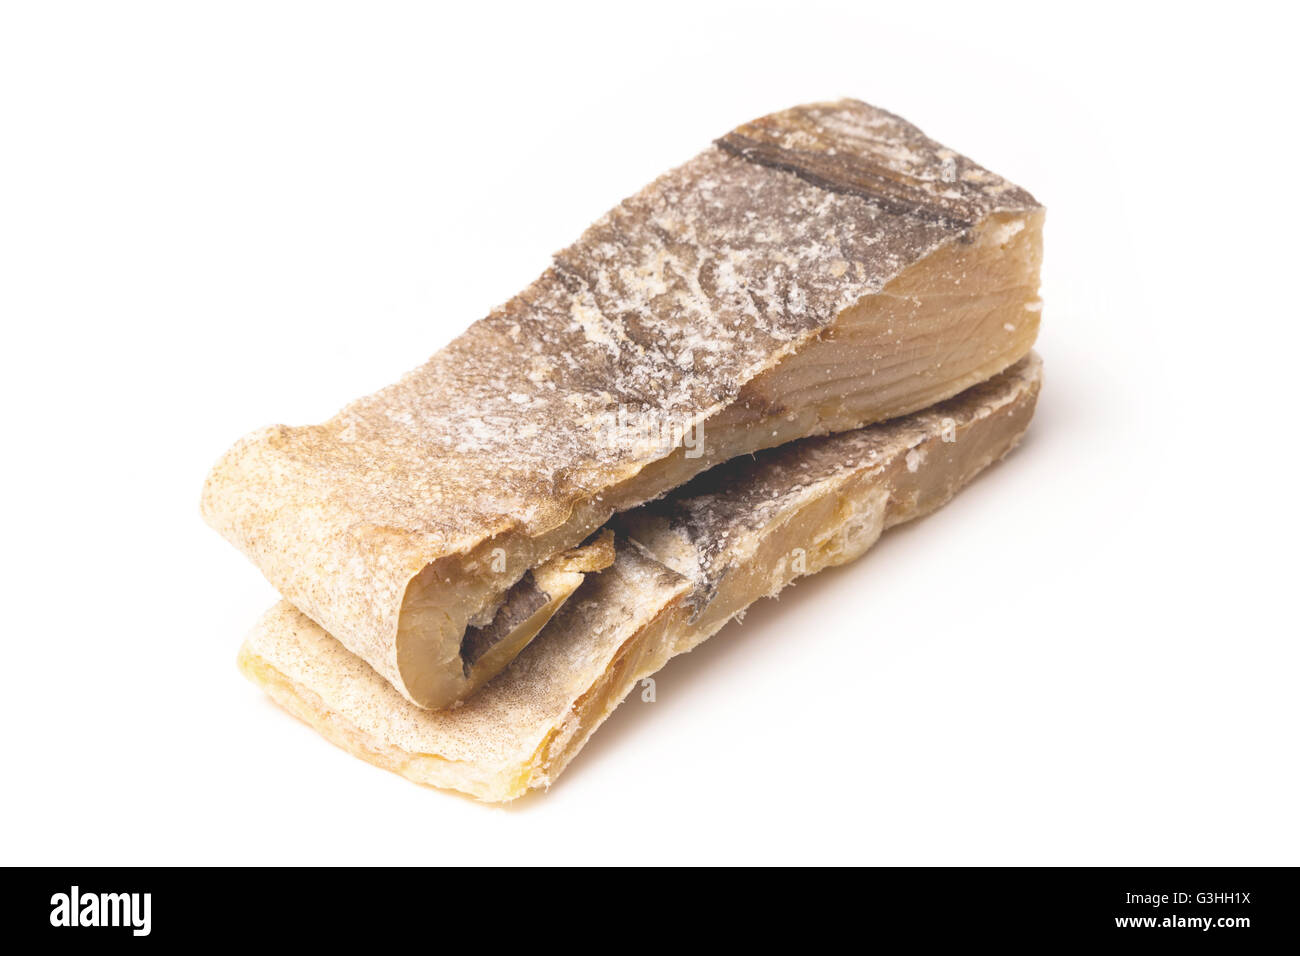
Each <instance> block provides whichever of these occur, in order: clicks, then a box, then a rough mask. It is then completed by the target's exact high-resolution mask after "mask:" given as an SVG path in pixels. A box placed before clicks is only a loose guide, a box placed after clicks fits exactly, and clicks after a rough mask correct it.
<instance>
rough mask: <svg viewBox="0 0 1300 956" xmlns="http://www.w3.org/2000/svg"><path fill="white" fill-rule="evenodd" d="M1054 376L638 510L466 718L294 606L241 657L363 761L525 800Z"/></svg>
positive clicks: (778, 452)
mask: <svg viewBox="0 0 1300 956" xmlns="http://www.w3.org/2000/svg"><path fill="white" fill-rule="evenodd" d="M1040 381H1041V370H1040V365H1039V362H1038V359H1037V357H1036V356H1033V355H1031V356H1029V357H1028V358H1026V359H1024V360H1022V361H1021V362H1019V363H1017V364H1016V365H1015V366H1013V367H1012V368H1011V369H1009V370H1008V371H1006V372H1004V373H1002V374H1001V375H999V376H997V377H996V378H995V379H993V381H991V382H987V383H984V384H982V385H978V386H976V387H974V388H972V389H970V390H968V391H967V392H965V393H963V394H962V395H960V396H959V397H957V398H955V399H952V400H950V401H948V402H944V403H942V404H940V405H938V406H937V407H935V408H932V409H929V410H927V411H924V412H920V413H918V414H915V415H911V416H908V417H906V418H903V419H899V420H895V421H891V422H887V423H884V424H880V425H874V426H871V427H869V428H865V429H861V430H859V431H855V432H849V433H845V434H840V435H833V436H829V437H825V438H809V439H804V440H802V441H799V442H796V443H794V444H792V445H788V446H784V447H782V448H777V449H772V450H769V451H766V452H762V453H760V454H759V456H758V457H757V459H748V458H746V459H740V460H738V461H735V462H731V463H729V464H727V465H724V466H722V467H721V468H719V469H718V470H716V471H714V472H710V473H709V474H707V475H704V476H701V478H700V479H699V480H698V481H696V482H694V483H692V484H691V485H689V486H687V487H686V488H682V489H680V490H679V491H678V492H676V493H675V494H673V495H670V496H669V497H668V498H666V499H663V500H662V501H659V502H655V503H653V504H651V505H647V506H645V507H643V508H641V509H638V510H636V511H634V512H631V513H629V514H628V515H625V516H623V517H622V518H620V519H618V522H617V524H618V531H619V543H618V546H617V557H616V558H615V560H614V563H613V564H612V565H611V566H610V567H609V568H608V569H606V570H605V571H603V572H601V573H600V574H596V575H592V576H590V577H589V578H588V579H587V580H586V581H584V582H583V584H582V586H581V587H580V588H579V590H578V593H577V594H576V595H575V596H574V597H573V599H572V600H570V601H569V602H568V603H567V604H565V606H564V607H563V608H562V609H561V610H560V611H559V613H558V614H557V615H556V616H555V618H554V619H553V620H552V621H551V623H550V624H549V625H548V626H547V628H546V630H545V631H544V632H543V633H542V634H541V635H540V636H539V637H538V638H537V640H535V641H533V642H532V643H531V644H529V646H528V647H526V648H525V649H524V650H523V652H522V653H521V654H519V656H518V657H516V658H515V660H514V661H513V662H512V663H511V664H510V666H509V667H507V668H506V669H505V670H504V671H503V672H502V673H501V674H499V675H498V676H497V677H496V678H494V679H493V680H492V681H491V682H489V683H488V684H487V685H486V686H485V687H484V688H483V689H482V690H480V691H479V692H478V693H477V694H475V695H474V696H473V697H472V698H470V699H469V700H468V701H467V702H466V703H465V704H464V705H463V706H461V707H459V708H456V709H454V710H443V711H430V710H423V709H421V708H419V707H415V706H413V705H412V704H411V703H409V702H408V701H406V700H404V699H403V698H402V697H401V695H399V694H398V693H397V691H396V690H394V689H393V688H392V686H390V685H389V684H388V682H387V681H385V680H384V679H383V678H382V677H380V676H379V675H378V674H377V673H375V671H374V670H372V669H371V668H370V667H369V666H368V665H367V664H366V663H365V661H363V660H361V659H360V658H358V657H357V656H355V655H354V654H351V653H350V652H349V651H348V650H347V649H346V648H344V647H343V645H341V644H340V643H338V642H337V641H335V640H334V639H333V638H331V637H330V636H329V635H328V634H326V633H325V632H324V631H323V630H321V629H320V628H319V627H318V626H317V625H316V624H314V623H312V621H311V620H309V619H308V618H307V617H305V616H304V615H303V614H301V613H299V612H298V611H296V610H295V609H294V608H293V607H292V606H290V605H289V604H287V603H284V602H281V603H280V604H279V605H277V606H276V607H275V608H272V609H271V611H270V612H268V613H267V615H266V616H265V617H264V618H263V619H262V621H261V622H260V623H259V624H258V626H257V627H256V629H255V630H254V631H253V633H252V634H251V635H250V636H249V638H248V640H247V641H246V642H245V644H244V647H243V649H242V650H241V652H240V657H239V660H240V667H241V668H242V670H243V671H244V673H245V674H246V675H247V676H248V677H249V678H250V679H251V680H252V681H253V682H254V683H256V684H258V685H260V686H261V687H262V688H263V689H264V690H265V691H266V692H267V693H268V694H270V695H271V697H272V698H274V699H275V700H276V701H277V702H279V703H280V704H281V705H282V706H283V707H285V708H286V709H287V710H289V711H290V712H291V713H293V714H295V715H297V716H298V717H300V718H302V719H303V720H304V721H306V722H307V723H308V724H311V725H312V726H313V727H315V728H316V729H317V730H318V731H320V733H321V734H323V735H324V736H325V737H326V738H328V739H329V740H331V741H332V742H333V743H335V744H337V745H338V746H340V747H342V748H344V749H345V750H348V751H350V752H351V753H353V754H354V755H356V756H358V757H360V758H362V759H363V760H368V761H370V762H371V763H374V764H377V765H378V766H381V767H385V768H387V769H389V770H393V771H395V772H396V773H400V774H402V775H403V776H405V777H408V778H410V779H411V780H414V781H417V782H419V783H423V784H429V785H431V786H436V787H448V788H452V789H455V790H459V791H462V792H464V793H468V794H471V795H473V796H475V797H478V798H479V799H482V800H488V801H494V802H496V801H505V800H510V799H513V798H515V797H517V796H520V795H521V794H523V793H524V792H526V791H527V790H528V789H530V788H533V787H538V786H543V785H549V784H550V783H551V782H552V781H554V780H555V778H556V777H557V776H558V775H559V774H560V772H561V771H562V770H563V769H564V767H565V766H566V765H567V764H568V763H569V761H570V760H572V759H573V757H574V755H575V754H577V752H578V750H579V749H581V747H582V746H583V744H584V743H586V741H587V739H588V738H589V737H590V735H591V734H592V732H593V731H594V730H595V729H596V728H597V727H598V726H599V725H600V724H601V722H602V721H604V720H605V718H606V717H608V716H609V714H610V713H611V712H612V711H613V710H614V708H615V707H617V706H618V704H619V703H620V702H621V701H622V700H623V698H624V697H625V696H626V695H627V694H628V692H629V691H630V690H631V689H632V688H633V687H635V686H636V683H637V681H639V680H640V679H641V678H643V677H645V676H647V675H649V674H652V673H654V672H655V671H656V670H658V669H659V668H660V667H662V666H663V665H664V663H666V662H667V660H668V659H669V658H670V657H672V656H674V655H676V654H680V653H683V652H685V651H688V650H690V649H691V648H693V647H695V646H696V645H697V644H699V643H700V642H701V641H703V640H705V639H706V638H708V637H709V636H710V635H712V634H714V633H715V632H716V631H718V630H719V629H720V628H721V627H722V625H723V624H725V623H726V622H727V621H728V620H730V619H731V618H732V617H735V616H736V615H737V614H738V613H739V612H741V611H743V610H744V609H745V608H746V607H747V606H748V605H749V604H750V603H751V602H753V601H755V600H757V599H758V598H760V597H762V596H763V595H772V594H775V593H777V592H778V591H779V590H781V588H783V587H784V586H785V585H787V584H788V583H790V582H791V581H792V580H793V579H795V578H797V577H799V576H800V575H804V574H814V573H816V572H817V571H820V570H821V569H823V568H825V567H829V566H831V565H836V564H842V563H844V562H846V561H851V560H852V559H854V558H856V557H858V556H859V555H861V554H862V553H863V552H864V551H866V550H867V549H868V548H869V547H870V546H871V545H872V544H873V543H874V542H875V541H876V539H877V538H878V537H879V536H880V534H881V532H882V531H883V530H884V529H885V528H888V527H890V526H891V525H895V524H898V523H900V522H903V521H907V520H910V519H912V518H915V517H918V516H920V515H923V514H926V513H928V512H930V511H932V510H934V509H935V508H937V507H939V506H940V505H942V504H943V503H944V502H946V501H947V500H948V499H949V498H951V497H952V496H953V495H954V494H955V493H956V492H957V491H958V490H959V489H960V488H961V487H962V486H963V485H965V484H966V483H967V482H969V481H970V480H971V479H972V478H973V477H974V476H975V475H977V474H978V473H979V472H980V471H981V470H983V469H984V468H986V467H987V466H988V465H989V464H991V463H992V462H994V461H996V460H997V459H999V458H1001V457H1002V456H1003V455H1005V454H1006V453H1007V452H1008V451H1009V450H1010V449H1011V448H1012V447H1013V446H1014V445H1015V444H1016V442H1017V441H1018V440H1019V439H1020V436H1021V435H1022V434H1023V432H1024V430H1025V428H1026V427H1027V426H1028V424H1029V420H1030V418H1031V417H1032V416H1033V412H1034V404H1035V401H1036V399H1037V396H1038V389H1039V384H1040ZM830 680H831V681H832V684H830V685H827V687H825V688H823V689H824V690H827V691H829V690H831V689H832V685H833V682H834V678H830Z"/></svg>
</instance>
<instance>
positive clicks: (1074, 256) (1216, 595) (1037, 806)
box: [0, 0, 1300, 864]
mask: <svg viewBox="0 0 1300 956" xmlns="http://www.w3.org/2000/svg"><path fill="white" fill-rule="evenodd" d="M1068 9H1071V8H1067V7H1064V6H1062V5H1056V4H1042V3H1026V4H1013V5H1003V4H997V3H984V4H963V3H956V4H949V3H937V2H927V3H924V4H919V5H915V6H910V5H909V6H904V5H900V4H895V3H891V4H871V3H854V2H844V3H838V4H833V3H817V2H809V0H801V2H798V3H794V2H787V3H779V4H777V3H762V2H756V0H750V2H745V3H725V4H724V3H716V4H710V3H705V2H694V3H672V2H657V3H653V4H618V3H595V4H584V5H567V4H554V3H533V4H521V5H519V6H511V7H506V6H495V5H489V4H383V3H379V4H376V3H365V4H363V3H355V4H337V3H300V4H290V3H265V2H258V3H220V4H218V3H212V4H193V3H189V4H177V3H162V2H160V3H148V4H146V3H116V4H94V3H86V4H68V3H7V4H5V5H4V6H3V7H2V8H0V326H2V328H3V343H4V345H3V348H4V353H3V354H4V363H3V365H4V375H3V377H2V378H0V387H2V388H3V390H4V411H5V430H4V442H3V446H0V448H2V451H0V454H2V455H3V462H4V467H3V470H2V471H0V482H3V499H2V500H3V506H4V520H5V535H4V548H3V561H4V567H3V575H2V579H3V581H4V588H5V593H4V607H5V625H6V627H5V630H6V634H5V657H4V671H3V673H4V685H5V686H4V691H3V693H2V694H0V708H2V710H0V727H3V734H4V738H3V753H4V758H3V759H4V780H5V785H4V788H3V796H0V811H2V812H0V816H2V817H3V820H4V824H3V830H2V831H0V860H2V861H3V862H5V863H45V864H130V863H159V864H165V863H204V864H207V863H363V862H364V863H397V862H401V863H434V864H444V863H448V864H465V863H473V862H557V863H560V862H765V861H772V862H793V861H804V862H831V861H837V862H860V863H915V864H934V863H1049V864H1055V863H1062V864H1064V863H1082V864H1137V863H1141V864H1191V863H1197V864H1263V863H1291V864H1294V863H1296V862H1298V851H1300V824H1298V823H1297V815H1296V812H1295V808H1296V806H1297V805H1298V804H1300V770H1298V769H1297V729H1298V725H1300V719H1298V718H1300V708H1298V705H1297V694H1296V687H1297V677H1298V676H1300V668H1298V665H1300V653H1298V652H1297V648H1296V638H1297V627H1296V614H1295V602H1296V583H1297V582H1296V578H1297V574H1296V572H1297V561H1296V557H1295V541H1296V533H1297V522H1296V506H1295V496H1296V482H1297V474H1296V468H1295V464H1296V454H1295V440H1296V431H1297V426H1296V422H1295V413H1294V394H1295V384H1294V379H1295V375H1294V372H1293V368H1294V365H1295V356H1296V351H1297V348H1298V347H1300V336H1298V335H1297V321H1298V318H1300V317H1298V316H1297V309H1296V305H1295V298H1294V289H1293V286H1294V279H1295V271H1296V265H1295V263H1296V252H1297V249H1296V245H1297V244H1296V239H1295V236H1296V223H1297V221H1298V217H1297V202H1296V193H1297V186H1296V175H1297V174H1296V168H1297V166H1296V163H1297V151H1296V132H1295V110H1294V104H1293V102H1292V98H1293V94H1294V93H1295V89H1296V82H1295V79H1296V78H1295V76H1294V74H1293V71H1294V67H1293V66H1291V65H1290V64H1291V63H1292V62H1293V56H1292V52H1293V51H1292V50H1291V49H1290V48H1289V47H1290V34H1291V31H1290V29H1289V28H1288V27H1286V25H1285V24H1283V23H1281V22H1279V21H1278V19H1277V18H1278V17H1280V16H1282V14H1281V13H1278V12H1275V11H1277V10H1279V9H1280V8H1278V7H1274V6H1270V5H1266V4H1261V5H1258V6H1255V5H1251V4H1237V5H1234V6H1233V8H1232V11H1231V14H1230V15H1223V14H1219V13H1214V12H1212V11H1213V10H1217V9H1221V8H1210V7H1207V8H1205V9H1204V10H1198V8H1197V7H1196V6H1195V5H1188V4H1170V5H1168V6H1157V5H1152V6H1148V5H1143V4H1137V3H1128V4H1117V5H1110V4H1093V5H1089V6H1087V7H1086V8H1076V9H1077V12H1067V10H1068ZM839 96H856V97H859V98H862V99H866V100H868V101H870V102H872V103H875V104H877V105H880V106H884V107H886V108H887V109H890V110H892V111H894V112H897V113H900V114H901V115H903V116H905V117H907V118H908V119H910V120H912V121H913V122H915V123H917V124H918V125H920V126H921V127H922V128H923V129H924V130H926V131H927V132H928V133H930V134H931V135H932V136H934V137H935V138H937V139H939V140H941V141H942V142H944V143H946V144H948V145H950V146H953V147H955V148H957V149H959V150H961V151H962V152H964V153H966V154H967V155H970V156H972V157H973V158H975V159H976V160H977V161H979V162H981V163H983V164H985V165H987V166H989V167H990V168H992V169H993V170H995V171H997V172H999V173H1001V174H1003V175H1005V176H1007V177H1009V178H1010V179H1012V180H1014V181H1015V182H1017V183H1019V184H1022V185H1024V186H1026V187H1027V188H1029V189H1030V190H1031V191H1032V192H1033V193H1034V194H1035V195H1036V196H1037V197H1038V198H1039V199H1040V200H1042V201H1043V202H1044V203H1045V204H1046V205H1047V207H1048V228H1047V237H1046V264H1045V269H1044V278H1043V295H1044V298H1045V300H1046V308H1045V311H1044V314H1043V319H1044V329H1043V333H1042V336H1041V338H1040V340H1039V345H1038V349H1039V351H1040V352H1041V353H1042V355H1043V357H1044V359H1045V362H1046V372H1047V385H1046V389H1045V391H1044V394H1043V398H1042V402H1041V404H1040V410H1039V415H1038V419H1037V421H1036V422H1035V424H1034V426H1033V429H1032V431H1031V434H1030V437H1029V438H1028V439H1027V441H1026V443H1025V444H1024V445H1023V446H1022V447H1021V449H1020V450H1019V451H1017V452H1016V453H1015V454H1014V456H1013V457H1012V458H1010V459H1008V461H1006V462H1005V463H1004V464H1003V465H1001V466H999V467H997V468H996V469H994V470H993V471H991V472H990V473H989V474H987V475H986V476H984V477H982V478H981V479H980V480H979V481H978V482H976V484H975V485H974V486H972V487H971V488H970V489H969V491H967V492H966V493H965V494H963V495H962V496H960V497H959V498H958V499H957V500H956V501H955V502H954V503H953V504H952V505H951V506H949V507H947V508H945V509H944V510H942V511H940V512H939V513H937V514H936V515H934V516H933V517H931V518H929V519H926V520H924V521H922V522H919V523H917V524H916V525H914V526H909V527H906V528H903V529H899V530H898V531H897V532H892V533H890V534H889V535H888V536H887V537H886V538H885V539H884V540H882V542H881V543H880V544H879V545H878V546H877V548H876V549H875V550H873V551H872V552H871V553H870V554H869V555H868V556H867V557H866V558H864V559H863V560H861V561H859V562H858V563H856V564H853V565H851V566H848V567H845V568H841V569H838V570H834V571H830V572H827V573H825V574H823V575H821V576H820V577H817V578H813V579H809V580H806V581H804V582H802V583H800V584H798V586H796V587H795V588H793V589H792V590H791V591H790V592H788V593H787V594H786V595H785V596H783V597H782V599H781V600H780V601H779V602H773V601H767V602H763V603H762V604H760V605H758V606H756V607H754V608H753V609H752V610H751V612H750V614H749V615H748V617H747V619H746V620H745V622H744V623H743V625H739V626H737V625H734V624H733V625H732V626H730V627H728V628H727V629H726V630H725V631H723V632H722V633H721V634H719V635H718V636H717V637H716V638H714V639H713V640H712V641H711V642H709V643H708V644H706V645H705V646H704V647H702V648H701V649H699V650H698V651H696V652H695V653H692V654H690V655H688V656H686V657H684V658H680V659H678V660H676V661H674V662H673V663H672V664H670V665H669V666H668V667H667V669H666V670H664V671H663V672H662V673H661V674H660V675H659V677H658V686H657V701H656V702H655V703H653V704H644V703H641V702H640V700H638V699H636V698H635V697H634V698H633V699H631V700H629V702H628V703H627V704H625V705H624V707H623V708H622V709H621V710H620V711H619V712H618V713H616V714H615V715H614V717H613V718H612V719H611V720H610V721H609V722H608V724H607V725H606V726H605V727H604V728H603V729H602V730H601V731H600V732H599V733H598V734H597V735H596V737H595V738H594V740H593V741H592V743H591V744H590V745H589V746H588V748H587V749H586V750H585V751H584V752H583V753H582V755H581V756H580V757H579V758H578V759H577V761H575V763H574V765H573V766H572V767H571V768H570V770H569V771H568V773H567V774H566V775H565V776H564V778H563V779H562V780H561V781H560V782H559V784H558V785H557V786H555V787H554V788H553V789H552V790H551V791H550V792H549V793H548V794H545V795H539V796H533V797H530V798H528V799H526V800H524V801H522V802H520V803H518V804H516V805H515V806H513V807H512V808H510V809H504V810H503V809H494V808H488V807H483V806H479V805H476V804H474V803H472V802H471V801H469V800H466V799H462V798H457V797H455V796H450V795H447V794H443V793H438V792H434V791H429V790H423V789H421V788H418V787H415V786H413V785H411V784H409V783H407V782H405V781H403V780H401V779H400V778H398V777H396V776H393V775H390V774H387V773H385V772H383V771H380V770H376V769H374V768H372V767H370V766H368V765H366V764H363V763H361V762H359V761H357V760H354V759H352V758H350V757H348V756H346V755H344V754H343V753H342V752H340V751H337V750H335V749H334V748H333V747H331V746H329V745H327V744H326V743H324V742H323V741H322V740H320V739H318V738H317V737H316V735H315V734H314V733H312V732H311V731H309V730H307V729H306V728H305V727H303V726H302V725H300V724H298V723H296V722H295V721H293V720H292V719H291V718H289V717H288V716H286V715H285V714H283V713H281V712H280V711H279V710H277V709H276V708H275V707H273V706H272V705H271V704H270V703H269V702H267V701H266V700H265V699H264V698H263V696H262V694H261V693H260V692H259V691H257V690H256V689H255V688H254V687H252V686H251V685H249V684H247V683H246V682H245V681H244V680H243V679H242V678H241V677H240V676H239V674H238V673H237V671H236V670H235V666H234V657H235V652H236V649H237V647H238V645H239V641H240V640H241V638H242V635H243V634H244V632H245V631H246V630H247V629H248V628H249V626H250V625H251V624H252V623H253V621H254V620H255V619H256V617H257V616H258V615H259V614H260V613H261V612H262V610H263V609H264V608H265V607H267V606H269V605H270V604H271V603H272V602H273V600H274V597H275V595H274V592H273V590H272V589H271V587H270V586H269V585H267V584H266V583H265V582H264V581H263V580H262V578H261V577H260V575H259V574H258V573H257V572H256V571H255V570H254V569H253V568H252V566H251V565H250V564H249V563H248V562H247V561H246V560H245V559H244V558H243V557H242V556H240V555H239V554H238V553H237V552H236V551H235V550H234V549H233V548H231V547H230V546H229V545H227V544H226V543H225V542H224V541H222V540H221V539H220V537H218V535H216V534H215V533H214V532H212V531H210V530H209V529H208V528H207V527H206V526H204V524H203V523H202V521H201V520H200V518H199V515H198V496H199V489H200V486H201V483H202V481H203V478H204V476H205V474H206V471H207V469H208V467H209V466H210V465H211V464H212V463H213V461H215V459H216V457H217V456H218V455H219V454H220V453H221V452H222V451H224V450H225V448H226V447H228V446H229V445H230V443H231V442H233V441H234V440H235V439H236V438H238V437H239V436H240V435H242V434H243V433H245V432H247V431H249V430H251V429H253V428H256V427H259V426H262V425H265V424H269V423H272V422H286V423H293V424H302V423H308V422H313V421H317V420H320V419H323V418H325V417H328V416H329V415H330V414H332V413H333V412H334V411H335V410H336V409H337V408H338V407H339V406H341V405H342V404H344V403H345V402H346V401H348V400H350V399H352V398H354V397H357V396H359V395H361V394H364V393H366V392H369V391H371V390H374V389H375V388H378V387H379V386H381V385H384V384H386V383H387V382H389V381H391V380H393V379H395V378H396V377H397V376H399V375H400V374H401V373H402V372H404V371H405V370H407V369H408V368H410V367H413V366H415V365H417V364H419V363H420V362H421V361H423V359H424V358H425V357H426V356H427V355H428V354H429V353H431V352H433V351H434V350H436V349H437V348H439V347H440V346H441V345H443V344H444V343H445V342H447V341H448V340H450V339H451V338H452V337H454V336H455V335H456V334H457V333H458V332H460V331H461V330H462V329H463V328H464V327H465V326H466V325H467V324H468V323H469V322H470V321H472V320H474V319H476V318H478V317H479V316H481V315H483V314H485V313H486V312H487V311H488V310H489V309H490V308H491V307H492V306H493V305H495V304H497V303H499V302H501V301H503V300H505V299H506V298H508V297H509V296H510V295H511V294H513V293H514V292H515V291H516V290H518V289H519V288H520V287H522V286H523V285H524V284H525V283H526V282H527V281H529V280H530V279H531V278H532V277H533V276H534V275H535V274H537V273H538V272H540V271H541V269H542V268H543V267H544V266H545V265H546V263H547V257H548V256H549V254H550V253H551V252H552V251H554V250H556V249H558V248H560V247H562V246H563V245H565V244H567V243H568V242H569V241H571V240H572V239H573V238H575V237H576V236H577V235H578V234H579V232H580V231H581V230H582V228H583V227H584V226H585V225H586V224H587V223H588V222H590V221H591V220H592V219H593V218H595V217H596V216H597V215H599V214H600V213H602V212H603V211H604V210H605V209H606V208H607V207H609V206H611V205H613V204H614V203H615V202H616V201H617V200H618V199H620V198H622V197H623V196H625V195H627V194H629V193H631V192H634V191H635V190H637V189H638V188H640V187H641V186H642V185H643V184H644V183H646V182H647V181H649V180H650V179H651V178H653V177H654V176H655V175H657V174H658V173H659V172H661V171H663V170H665V169H667V168H669V167H670V166H672V165H675V164H677V163H679V162H682V161H684V160H685V159H687V158H688V157H690V156H691V155H693V154H694V153H695V152H697V151H698V150H699V149H701V148H703V147H704V146H705V145H706V144H707V143H708V142H709V141H710V140H711V139H712V138H714V137H716V136H718V135H720V134H722V133H723V132H725V131H726V130H727V129H729V128H730V127H731V126H733V125H735V124H737V123H739V122H741V121H744V120H746V119H748V118H751V117H753V116H755V115H758V114H761V113H765V112H770V111H772V110H774V109H778V108H782V107H785V106H789V105H793V104H795V103H798V102H803V101H808V100H817V99H828V98H834V97H839Z"/></svg>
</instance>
